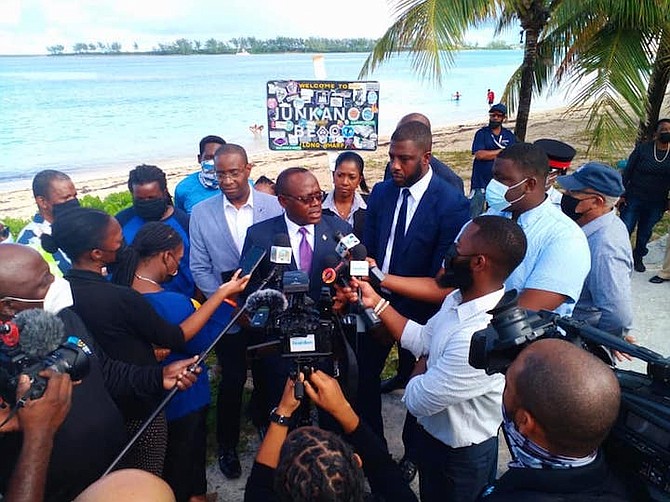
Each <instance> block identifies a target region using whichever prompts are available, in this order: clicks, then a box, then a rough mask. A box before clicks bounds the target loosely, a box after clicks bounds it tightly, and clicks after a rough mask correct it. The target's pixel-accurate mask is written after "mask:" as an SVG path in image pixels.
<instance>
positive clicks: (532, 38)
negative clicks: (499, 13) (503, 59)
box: [514, 28, 539, 141]
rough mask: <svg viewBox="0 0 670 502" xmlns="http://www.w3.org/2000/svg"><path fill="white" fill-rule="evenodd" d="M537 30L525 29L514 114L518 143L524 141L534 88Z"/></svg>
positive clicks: (515, 133)
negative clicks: (519, 82) (516, 105)
mask: <svg viewBox="0 0 670 502" xmlns="http://www.w3.org/2000/svg"><path fill="white" fill-rule="evenodd" d="M538 33H539V32H538V30H536V29H535V28H527V29H526V33H525V35H526V43H525V45H524V49H523V67H522V69H521V86H520V89H519V106H518V108H517V113H516V127H515V128H514V135H515V136H516V138H517V140H518V141H525V140H526V129H527V127H528V115H529V114H530V102H531V100H532V98H533V89H534V87H535V62H536V60H537V40H538Z"/></svg>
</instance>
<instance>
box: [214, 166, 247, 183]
mask: <svg viewBox="0 0 670 502" xmlns="http://www.w3.org/2000/svg"><path fill="white" fill-rule="evenodd" d="M241 176H242V171H241V170H240V169H235V170H234V171H228V172H224V171H216V179H218V180H219V181H225V180H226V179H229V180H236V179H238V178H240V177H241Z"/></svg>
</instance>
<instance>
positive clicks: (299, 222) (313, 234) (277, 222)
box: [242, 167, 353, 412]
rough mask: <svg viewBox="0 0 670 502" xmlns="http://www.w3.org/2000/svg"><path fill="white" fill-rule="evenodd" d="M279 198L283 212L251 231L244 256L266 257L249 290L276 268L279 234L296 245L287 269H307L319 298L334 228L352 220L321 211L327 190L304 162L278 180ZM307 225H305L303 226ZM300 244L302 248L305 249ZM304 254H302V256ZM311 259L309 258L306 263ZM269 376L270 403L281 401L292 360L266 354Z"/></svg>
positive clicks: (345, 229) (347, 230)
mask: <svg viewBox="0 0 670 502" xmlns="http://www.w3.org/2000/svg"><path fill="white" fill-rule="evenodd" d="M275 190H276V192H277V198H278V199H279V203H280V204H281V206H282V207H283V208H284V211H285V213H284V214H282V215H280V216H276V217H274V218H271V219H269V220H265V221H262V222H260V223H256V224H255V225H252V226H251V227H249V230H247V237H246V240H245V241H244V248H243V249H242V256H244V255H245V253H246V252H247V251H248V250H249V248H251V246H259V247H262V248H264V249H266V250H267V254H266V256H265V257H264V258H263V260H262V261H261V263H260V265H259V266H258V268H257V270H256V272H254V274H253V276H252V278H251V281H250V282H249V285H248V286H247V288H246V290H245V293H246V294H250V293H252V292H254V291H255V290H256V289H257V288H258V286H259V284H260V282H261V281H262V280H263V279H264V278H265V277H267V276H268V275H269V274H270V272H271V271H272V267H273V264H272V263H271V262H270V247H271V246H272V244H273V241H274V238H275V236H276V235H282V234H283V235H288V236H289V240H290V241H291V248H292V249H293V256H292V258H291V264H290V265H288V266H287V267H286V270H304V271H305V272H307V274H308V276H309V293H308V295H309V297H310V298H311V299H312V300H314V301H318V299H319V296H320V293H321V287H322V286H323V281H322V280H321V273H322V272H323V269H324V268H326V266H330V265H327V259H326V257H332V258H336V259H338V260H339V257H338V255H337V254H336V253H335V246H336V245H337V240H336V239H335V233H336V232H341V233H342V234H344V235H347V234H350V233H352V232H353V229H352V228H351V225H349V224H348V223H347V222H346V221H344V220H342V219H340V218H338V217H336V216H332V215H328V214H322V212H321V202H322V201H323V198H324V193H323V191H322V190H321V187H320V186H319V182H318V181H317V179H316V177H315V176H314V175H313V174H312V173H310V172H309V171H308V170H307V169H304V168H302V167H291V168H289V169H286V170H284V171H282V172H281V173H280V174H279V176H278V177H277V183H276V184H275ZM302 229H304V230H302ZM303 233H304V234H305V235H304V240H305V241H306V244H307V245H308V246H309V247H310V250H311V253H310V254H311V256H309V260H307V259H306V257H305V256H304V252H305V248H304V245H305V244H303ZM301 246H302V247H303V251H302V252H301ZM301 255H302V256H301ZM306 261H309V263H305V262H306ZM263 366H264V371H265V373H266V375H265V377H266V378H265V380H266V383H267V406H268V412H269V411H270V409H269V406H270V405H275V404H276V403H278V402H279V400H280V398H281V395H282V392H283V390H284V383H285V382H286V378H287V376H288V373H289V370H290V362H289V361H288V360H286V359H282V358H281V357H280V356H268V357H266V358H264V362H263Z"/></svg>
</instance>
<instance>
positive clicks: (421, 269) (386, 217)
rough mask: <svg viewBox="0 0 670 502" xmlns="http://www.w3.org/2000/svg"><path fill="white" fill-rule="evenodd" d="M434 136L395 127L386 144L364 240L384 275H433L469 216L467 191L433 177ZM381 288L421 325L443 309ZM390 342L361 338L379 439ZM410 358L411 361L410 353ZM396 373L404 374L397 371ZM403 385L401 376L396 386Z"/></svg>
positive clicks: (408, 444)
mask: <svg viewBox="0 0 670 502" xmlns="http://www.w3.org/2000/svg"><path fill="white" fill-rule="evenodd" d="M432 141H433V138H432V135H431V132H430V129H429V128H428V127H427V126H426V125H425V124H423V123H421V122H417V121H411V122H407V123H404V124H401V125H400V126H398V128H397V129H396V130H395V132H394V133H393V135H392V136H391V143H390V145H389V161H390V164H391V176H392V179H390V180H387V181H384V182H382V183H378V184H377V185H376V186H375V187H374V189H373V190H372V193H371V194H370V197H369V199H368V209H367V215H366V223H365V233H364V238H363V242H364V244H365V245H366V246H367V249H368V256H369V257H371V258H374V259H375V261H376V262H377V264H378V265H379V268H380V269H381V270H382V272H383V273H385V274H386V273H388V274H392V275H397V276H403V277H431V278H432V277H435V275H436V274H437V272H438V270H439V269H440V267H441V265H442V259H443V258H444V254H445V252H446V250H447V249H448V248H449V246H451V244H452V243H453V241H454V239H455V238H456V235H458V232H459V230H460V229H461V227H462V226H463V224H464V223H465V222H466V221H467V220H468V215H469V204H468V201H467V199H466V198H465V196H464V195H463V193H462V192H461V191H459V190H458V189H456V188H454V187H453V186H452V185H450V184H449V183H447V182H446V181H445V180H444V179H442V178H440V177H439V176H436V175H435V173H434V172H433V169H432V168H431V166H430V160H431V158H432ZM383 291H384V292H385V293H384V294H385V296H386V297H387V299H388V300H389V301H390V302H391V304H392V305H393V307H394V308H395V309H396V310H397V311H398V312H400V313H401V314H402V315H403V316H405V317H408V318H411V319H413V320H415V321H417V322H419V323H425V322H426V321H428V319H429V318H430V317H431V316H432V315H434V314H435V312H437V310H438V308H439V303H437V304H436V303H434V302H430V301H420V300H416V299H412V298H408V297H407V296H403V295H400V294H397V293H396V292H395V291H388V290H383ZM391 345H392V344H389V343H385V344H384V343H380V342H379V341H378V340H375V339H372V338H371V337H364V338H363V339H362V340H361V342H360V344H359V360H360V361H361V363H360V364H359V371H360V379H359V400H358V401H359V402H358V411H359V413H360V415H361V416H362V417H363V419H364V420H365V421H366V422H367V423H368V424H370V426H371V427H372V428H373V430H374V431H375V432H377V434H379V436H380V437H382V438H383V437H384V426H383V421H382V417H381V396H380V373H381V371H382V369H383V368H384V363H385V361H386V358H387V356H388V354H389V352H390V350H391ZM401 353H402V352H401ZM406 359H409V364H410V365H413V362H414V358H412V357H411V355H410V357H409V358H406ZM401 361H403V359H402V356H401ZM398 373H399V374H401V375H402V374H403V373H404V372H403V371H402V369H399V370H398ZM409 373H410V372H407V374H409ZM404 384H405V382H399V383H398V384H397V385H395V387H396V388H401V387H404ZM412 420H413V419H412V417H408V424H407V427H406V429H405V431H403V436H404V443H405V448H406V451H405V455H406V457H407V459H403V461H401V467H402V468H403V473H404V475H405V479H407V480H410V481H411V479H412V478H413V477H414V476H415V475H416V467H415V466H414V465H412V461H413V459H414V457H415V455H414V452H413V449H412V444H413V442H412V439H411V436H412V433H411V431H412V427H411V423H412ZM404 460H407V461H404ZM408 462H409V463H408ZM403 464H404V465H403Z"/></svg>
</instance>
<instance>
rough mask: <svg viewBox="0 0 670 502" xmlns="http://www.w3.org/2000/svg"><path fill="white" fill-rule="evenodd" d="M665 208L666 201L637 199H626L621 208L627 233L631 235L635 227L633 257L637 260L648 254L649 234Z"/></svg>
mask: <svg viewBox="0 0 670 502" xmlns="http://www.w3.org/2000/svg"><path fill="white" fill-rule="evenodd" d="M666 207H667V201H665V200H662V201H647V200H642V199H639V198H637V197H627V198H626V204H625V205H624V206H623V207H622V208H621V215H620V216H621V219H622V220H623V222H624V224H625V225H626V228H627V229H628V233H629V234H632V233H633V230H634V229H635V225H637V237H636V239H635V247H634V248H633V256H634V257H635V258H637V259H639V258H642V257H643V256H645V255H646V254H647V252H648V249H647V243H648V242H649V239H651V233H652V231H653V230H654V225H656V223H658V222H659V221H660V219H661V218H662V217H663V213H664V212H665V209H666Z"/></svg>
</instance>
